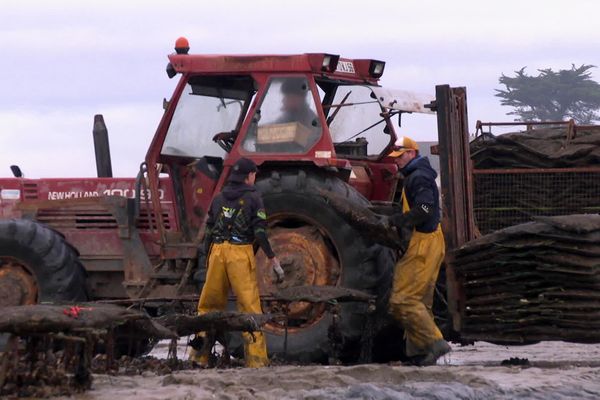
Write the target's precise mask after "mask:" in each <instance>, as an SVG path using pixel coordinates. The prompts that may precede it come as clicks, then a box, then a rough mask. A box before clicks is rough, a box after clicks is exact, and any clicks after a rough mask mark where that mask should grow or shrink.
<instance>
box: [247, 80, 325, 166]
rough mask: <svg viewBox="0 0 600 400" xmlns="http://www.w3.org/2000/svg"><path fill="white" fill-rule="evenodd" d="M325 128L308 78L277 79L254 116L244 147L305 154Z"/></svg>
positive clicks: (249, 150)
mask: <svg viewBox="0 0 600 400" xmlns="http://www.w3.org/2000/svg"><path fill="white" fill-rule="evenodd" d="M322 131H323V129H322V126H321V122H320V120H319V116H318V113H317V107H316V105H315V102H314V97H313V95H312V92H311V90H310V86H309V85H308V80H307V79H306V77H285V78H274V79H272V80H271V81H270V83H269V86H268V89H267V91H266V93H265V96H264V98H263V100H262V103H261V106H260V107H259V108H258V109H257V110H256V112H255V114H254V116H253V117H252V123H251V125H250V128H249V129H248V133H247V135H246V138H245V139H244V142H243V144H242V148H243V149H244V150H245V151H247V152H256V153H296V154H297V153H306V152H307V151H308V150H309V149H310V148H311V147H312V146H313V145H314V144H315V143H317V141H318V140H319V139H320V138H321V134H322Z"/></svg>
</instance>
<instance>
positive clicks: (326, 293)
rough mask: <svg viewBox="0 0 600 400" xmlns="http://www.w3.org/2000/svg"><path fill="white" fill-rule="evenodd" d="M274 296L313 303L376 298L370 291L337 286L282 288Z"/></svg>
mask: <svg viewBox="0 0 600 400" xmlns="http://www.w3.org/2000/svg"><path fill="white" fill-rule="evenodd" d="M273 297H274V298H275V299H276V300H279V301H287V302H293V301H308V302H311V303H321V302H329V301H337V302H347V301H360V302H370V301H372V300H374V299H375V296H372V295H370V294H368V293H365V292H362V291H360V290H355V289H348V288H343V287H336V286H297V287H289V288H285V289H282V290H280V291H278V292H276V293H274V294H273Z"/></svg>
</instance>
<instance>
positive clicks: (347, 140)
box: [340, 118, 385, 143]
mask: <svg viewBox="0 0 600 400" xmlns="http://www.w3.org/2000/svg"><path fill="white" fill-rule="evenodd" d="M382 122H385V118H381V119H380V120H379V121H377V122H375V123H374V124H372V125H369V126H367V127H366V128H365V129H363V130H362V131H360V132H358V133H357V134H354V135H352V136H350V137H349V138H348V139H346V140H344V141H343V142H340V143H347V142H349V141H351V140H352V139H354V138H355V137H357V136H358V135H360V134H361V133H365V132H366V131H368V130H369V129H371V128H374V127H376V126H377V125H379V124H381V123H382Z"/></svg>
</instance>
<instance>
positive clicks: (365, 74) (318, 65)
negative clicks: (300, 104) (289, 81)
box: [169, 38, 385, 85]
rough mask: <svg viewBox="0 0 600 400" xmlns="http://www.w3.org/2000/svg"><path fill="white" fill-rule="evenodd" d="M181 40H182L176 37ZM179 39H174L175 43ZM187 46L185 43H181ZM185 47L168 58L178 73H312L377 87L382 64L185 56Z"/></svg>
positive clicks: (313, 56) (317, 57)
mask: <svg viewBox="0 0 600 400" xmlns="http://www.w3.org/2000/svg"><path fill="white" fill-rule="evenodd" d="M180 39H182V38H180ZM179 42H180V40H179V39H178V43H179ZM185 43H187V40H186V41H185ZM188 50H189V46H186V47H184V48H182V47H177V46H176V51H177V53H175V54H170V55H169V61H170V66H172V68H173V69H174V70H175V71H176V72H179V73H219V74H222V73H230V74H244V73H253V72H271V73H299V72H300V73H312V74H318V75H320V76H324V77H328V78H331V79H336V80H347V81H353V82H364V83H368V84H373V85H374V84H377V82H378V80H379V78H380V77H381V75H382V74H383V69H384V67H385V62H383V61H378V60H368V59H366V60H365V59H360V60H352V59H347V58H340V56H338V55H335V54H328V53H307V54H295V55H204V54H188V53H187V51H188Z"/></svg>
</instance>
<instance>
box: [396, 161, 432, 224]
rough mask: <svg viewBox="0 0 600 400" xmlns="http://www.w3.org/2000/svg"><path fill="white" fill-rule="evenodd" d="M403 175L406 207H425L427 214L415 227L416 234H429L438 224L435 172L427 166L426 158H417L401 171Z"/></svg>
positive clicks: (429, 165)
mask: <svg viewBox="0 0 600 400" xmlns="http://www.w3.org/2000/svg"><path fill="white" fill-rule="evenodd" d="M400 172H402V175H404V192H405V194H406V200H407V201H408V206H409V207H410V208H411V209H413V208H414V207H422V206H425V207H426V208H427V209H428V210H429V213H428V214H427V216H426V218H424V219H423V220H422V221H420V222H419V223H417V225H415V229H416V230H417V231H418V232H423V233H430V232H434V231H435V230H436V229H437V226H438V224H439V223H440V194H439V191H438V187H437V184H436V182H435V178H436V177H437V172H435V170H434V169H433V168H432V167H431V164H429V160H428V159H427V157H421V156H417V157H415V158H414V159H412V160H411V161H410V162H409V163H408V164H407V165H406V166H405V167H404V168H402V170H401V171H400Z"/></svg>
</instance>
